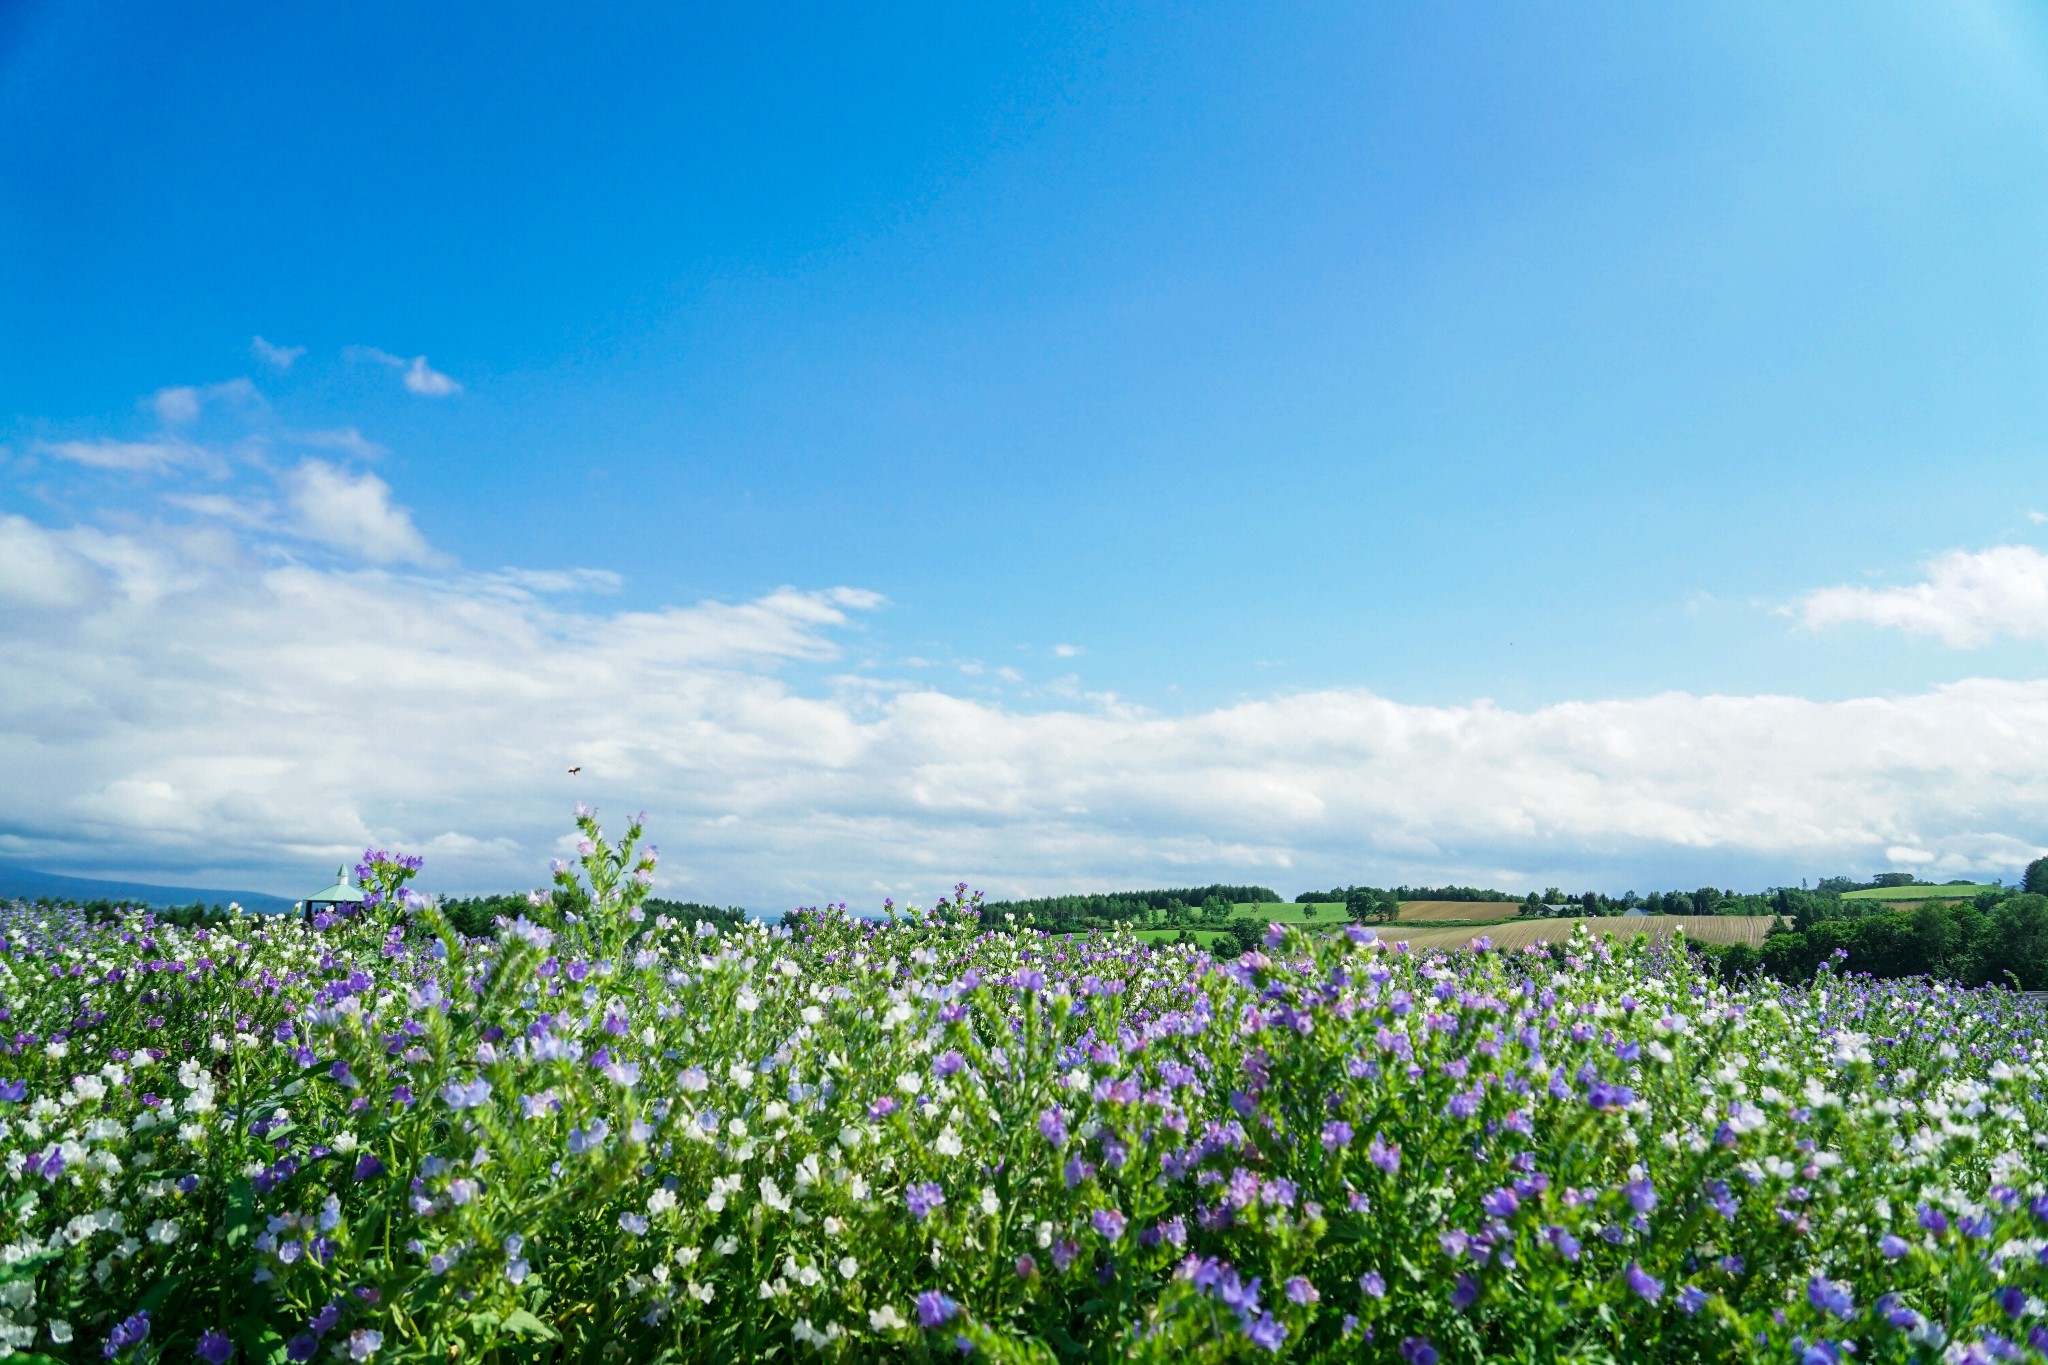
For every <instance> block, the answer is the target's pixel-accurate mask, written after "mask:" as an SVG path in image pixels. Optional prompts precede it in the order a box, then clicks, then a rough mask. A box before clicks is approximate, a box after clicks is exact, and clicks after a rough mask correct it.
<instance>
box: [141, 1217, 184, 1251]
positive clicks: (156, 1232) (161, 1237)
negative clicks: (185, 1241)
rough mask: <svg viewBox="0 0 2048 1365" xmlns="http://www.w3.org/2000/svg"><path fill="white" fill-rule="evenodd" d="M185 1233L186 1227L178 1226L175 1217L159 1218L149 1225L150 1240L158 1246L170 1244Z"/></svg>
mask: <svg viewBox="0 0 2048 1365" xmlns="http://www.w3.org/2000/svg"><path fill="white" fill-rule="evenodd" d="M184 1233H185V1229H183V1228H182V1227H179V1226H178V1221H177V1220H176V1219H175V1218H159V1219H157V1220H156V1221H155V1222H154V1223H151V1224H150V1225H149V1240H150V1241H152V1242H155V1243H156V1244H157V1245H158V1246H165V1247H167V1246H170V1245H171V1244H172V1243H173V1242H176V1241H177V1240H178V1238H180V1237H181V1236H183V1235H184Z"/></svg>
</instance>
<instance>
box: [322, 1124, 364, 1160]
mask: <svg viewBox="0 0 2048 1365" xmlns="http://www.w3.org/2000/svg"><path fill="white" fill-rule="evenodd" d="M327 1145H328V1146H330V1147H332V1148H333V1149H334V1150H335V1151H337V1152H339V1153H341V1154H342V1155H343V1156H347V1155H348V1154H349V1153H350V1152H353V1151H354V1150H355V1149H356V1148H357V1146H359V1145H360V1143H359V1141H358V1139H357V1137H356V1135H355V1134H354V1133H351V1132H349V1131H347V1130H346V1129H344V1130H342V1131H341V1132H339V1133H336V1134H335V1135H334V1136H333V1138H332V1139H330V1140H329V1141H328V1144H327Z"/></svg>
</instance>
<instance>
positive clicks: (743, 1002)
mask: <svg viewBox="0 0 2048 1365" xmlns="http://www.w3.org/2000/svg"><path fill="white" fill-rule="evenodd" d="M733 1003H734V1004H735V1005H738V1006H739V1007H740V1012H741V1013H742V1014H752V1013H753V1012H754V1011H755V1010H757V1009H759V1008H761V997H760V996H758V995H756V994H754V988H753V987H751V986H742V987H740V993H739V996H738V998H737V999H735V1000H734V1001H733Z"/></svg>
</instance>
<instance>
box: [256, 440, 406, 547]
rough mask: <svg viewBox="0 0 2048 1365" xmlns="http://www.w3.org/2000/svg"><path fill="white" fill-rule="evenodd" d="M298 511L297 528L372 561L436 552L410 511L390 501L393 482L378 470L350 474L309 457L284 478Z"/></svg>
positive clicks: (296, 512)
mask: <svg viewBox="0 0 2048 1365" xmlns="http://www.w3.org/2000/svg"><path fill="white" fill-rule="evenodd" d="M285 482H286V494H287V496H288V497H289V499H290V501H291V506H292V510H293V512H294V513H295V514H296V519H295V522H294V526H293V529H294V530H295V531H296V532H297V533H298V534H299V535H301V536H304V537H305V538H306V539H308V540H316V541H319V542H321V543H323V544H327V545H332V546H335V547H337V548H339V549H344V550H348V551H351V552H353V553H355V554H358V555H361V556H362V557H363V558H364V559H367V560H369V561H370V562H371V563H373V564H425V563H428V562H430V561H431V560H432V559H433V557H434V554H433V551H432V550H430V549H429V548H428V547H427V541H426V537H424V536H422V535H421V534H420V533H419V528H418V527H416V526H414V525H413V524H412V513H411V512H410V511H408V510H407V509H405V508H403V507H400V506H398V505H397V504H395V503H393V502H392V501H391V485H390V484H388V483H386V482H384V480H382V479H380V478H378V477H377V476H376V475H375V474H351V473H350V472H349V471H347V470H345V469H342V468H340V467H339V466H336V465H331V464H328V463H327V462H326V461H325V460H305V461H302V462H301V463H300V464H299V466H298V468H296V469H294V470H292V471H291V474H290V475H289V476H288V477H287V479H286V481H285Z"/></svg>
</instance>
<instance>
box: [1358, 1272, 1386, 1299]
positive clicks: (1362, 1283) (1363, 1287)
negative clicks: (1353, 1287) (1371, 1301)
mask: <svg viewBox="0 0 2048 1365" xmlns="http://www.w3.org/2000/svg"><path fill="white" fill-rule="evenodd" d="M1358 1288H1359V1292H1361V1293H1364V1294H1369V1295H1371V1296H1372V1297H1373V1298H1376V1299H1384V1298H1385V1297H1386V1296H1387V1282H1386V1281H1385V1280H1384V1279H1382V1278H1380V1273H1379V1271H1377V1270H1368V1271H1366V1272H1365V1273H1364V1274H1363V1275H1360V1276H1359V1277H1358Z"/></svg>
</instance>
